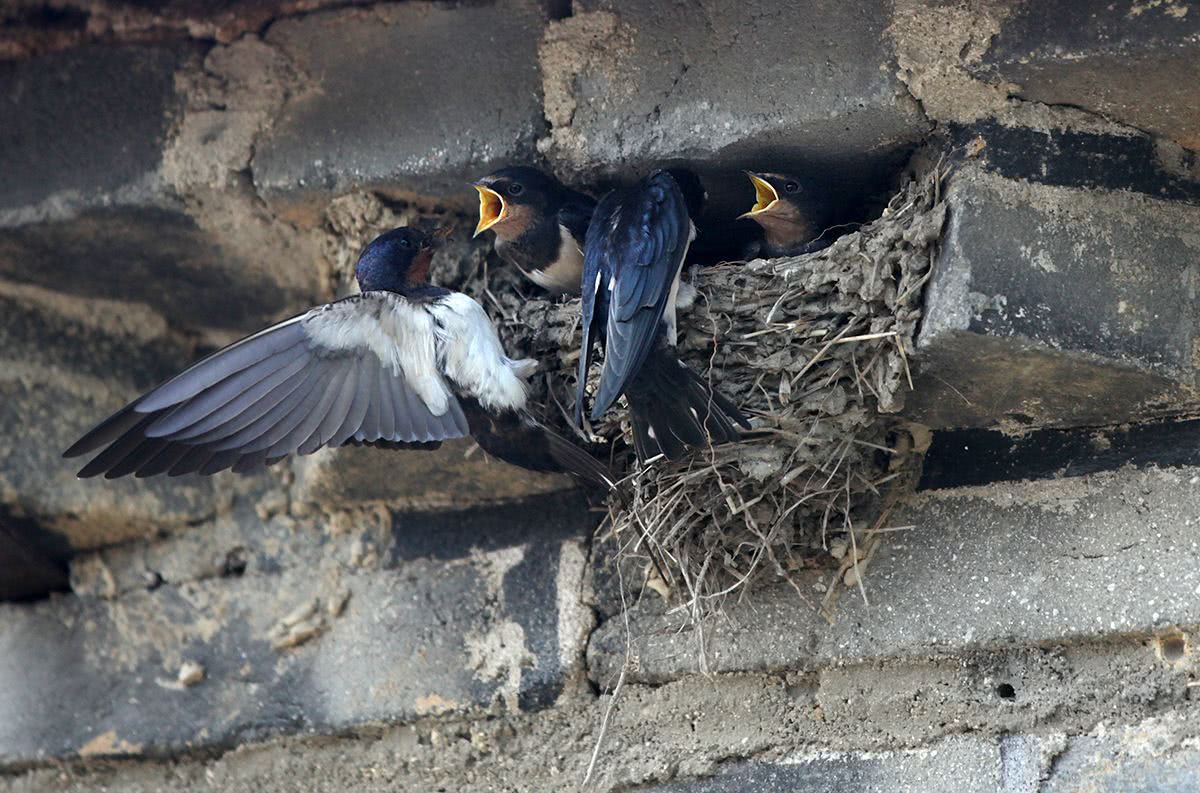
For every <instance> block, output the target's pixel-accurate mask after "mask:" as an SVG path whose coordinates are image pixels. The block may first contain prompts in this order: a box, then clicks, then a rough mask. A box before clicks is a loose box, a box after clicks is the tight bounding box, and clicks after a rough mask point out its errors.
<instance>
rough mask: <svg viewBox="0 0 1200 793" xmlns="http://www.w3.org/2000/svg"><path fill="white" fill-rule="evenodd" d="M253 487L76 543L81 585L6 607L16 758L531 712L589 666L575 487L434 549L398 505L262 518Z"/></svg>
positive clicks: (7, 698)
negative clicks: (230, 508) (136, 541)
mask: <svg viewBox="0 0 1200 793" xmlns="http://www.w3.org/2000/svg"><path fill="white" fill-rule="evenodd" d="M241 503H242V506H240V507H239V508H237V509H235V511H234V513H233V514H232V515H231V516H230V517H229V518H226V519H222V520H218V521H216V522H215V523H214V524H212V525H210V526H207V527H204V532H205V534H206V535H207V536H205V537H198V536H197V535H198V534H199V533H200V531H201V530H199V529H198V530H196V531H195V532H192V533H189V534H188V535H185V536H183V537H180V538H168V539H165V540H162V541H160V542H158V543H155V544H154V545H151V546H149V547H145V546H143V547H140V548H139V547H130V548H129V549H127V550H123V549H115V550H113V551H108V552H103V553H101V554H99V555H95V556H84V557H80V558H78V559H77V560H76V561H75V563H74V568H73V571H72V586H73V589H74V590H75V593H76V594H75V595H74V596H56V597H53V598H51V599H50V600H48V601H44V602H42V603H39V604H35V605H32V606H3V607H0V623H2V624H3V625H4V630H3V631H2V632H0V680H2V681H4V683H3V685H0V691H2V692H3V693H2V694H0V711H2V712H4V713H6V714H9V716H8V717H7V718H6V719H4V720H3V725H2V726H0V764H11V763H14V762H28V761H32V760H37V759H42V758H48V757H54V756H81V757H88V756H95V755H112V754H116V755H126V754H133V755H167V754H171V753H175V752H179V751H183V750H187V749H189V748H197V749H198V748H205V747H214V746H216V747H221V746H229V745H233V744H236V743H239V742H241V741H244V740H248V739H252V738H255V737H263V736H269V735H272V734H277V733H281V732H283V733H292V732H309V731H313V732H321V733H325V732H338V731H341V730H345V729H349V728H353V727H356V726H359V725H363V724H370V723H388V722H395V721H406V720H412V719H415V718H421V717H424V716H430V715H445V714H463V713H471V712H486V711H488V710H490V709H493V708H495V709H496V712H498V713H504V712H512V713H515V712H519V711H523V710H533V709H538V708H542V707H546V706H548V705H551V704H553V703H554V702H555V700H556V699H557V698H558V697H559V696H560V695H561V694H562V693H563V692H564V690H569V689H571V688H573V687H577V686H579V685H580V684H581V683H582V680H583V674H582V670H581V663H582V658H583V642H584V640H585V639H586V636H587V633H588V631H589V629H590V627H591V615H590V612H589V611H588V610H587V609H586V608H584V607H582V606H581V605H580V601H581V598H582V597H583V579H584V573H585V571H586V556H585V554H584V551H583V548H582V546H581V544H580V543H581V541H582V540H583V538H584V532H586V531H587V530H588V529H590V527H591V522H590V520H589V519H588V515H587V513H586V510H584V511H582V512H581V513H578V514H579V517H578V518H576V519H575V521H574V522H568V521H567V520H564V516H566V515H571V514H576V513H577V507H578V505H577V504H575V505H574V506H575V509H567V508H566V506H564V505H560V504H559V503H558V502H547V503H544V504H542V505H541V508H540V509H538V510H536V511H531V510H529V509H528V508H526V509H521V510H512V511H510V513H509V514H508V515H507V517H494V518H493V519H492V522H491V523H490V524H489V523H486V522H481V521H471V522H470V523H468V524H467V525H469V526H470V530H469V531H460V532H457V533H454V532H450V533H448V534H447V532H446V530H445V529H444V528H443V529H442V533H443V539H442V541H441V543H440V544H439V545H437V546H436V547H434V548H430V547H426V546H421V545H416V544H414V543H413V542H412V541H410V540H406V539H405V537H404V532H405V531H406V530H407V529H408V528H409V526H410V525H412V524H414V523H416V524H419V520H418V519H412V520H410V519H408V518H405V517H403V516H398V517H397V518H396V519H395V524H394V526H393V522H392V519H391V518H390V517H389V516H388V514H387V513H386V511H385V512H382V513H381V512H378V511H375V512H371V511H367V512H360V513H354V514H350V515H342V516H338V517H335V518H327V519H326V520H324V521H314V520H312V519H303V520H301V521H299V522H297V521H296V520H295V519H292V518H290V517H288V516H286V515H279V516H276V517H274V518H271V519H268V520H267V521H266V522H264V523H261V524H259V523H258V521H256V520H255V512H254V508H253V507H251V506H250V504H248V503H246V502H245V501H243V502H241ZM260 503H261V502H260ZM543 516H553V517H543ZM435 531H436V529H434V528H433V527H426V528H424V529H418V532H419V535H420V536H426V537H428V536H431V535H433V534H434V532H435ZM393 532H395V533H396V537H397V539H396V540H395V541H394V543H393V539H392V535H393ZM393 544H395V546H396V548H395V549H393V550H389V548H390V547H391V546H392V545H393ZM189 664H190V665H195V666H198V667H199V668H200V669H201V670H202V672H200V673H199V674H200V679H195V674H196V673H195V672H190V673H189V672H187V668H188V666H189Z"/></svg>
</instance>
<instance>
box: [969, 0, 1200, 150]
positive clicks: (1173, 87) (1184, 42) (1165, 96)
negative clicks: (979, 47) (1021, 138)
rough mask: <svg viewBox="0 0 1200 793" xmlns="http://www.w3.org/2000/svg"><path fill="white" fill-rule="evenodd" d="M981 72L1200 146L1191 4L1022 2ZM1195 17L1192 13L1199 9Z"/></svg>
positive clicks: (1015, 88)
mask: <svg viewBox="0 0 1200 793" xmlns="http://www.w3.org/2000/svg"><path fill="white" fill-rule="evenodd" d="M1013 5H1014V6H1015V7H1014V8H1013V9H1012V10H1011V11H1010V12H1009V14H1008V15H1007V16H1008V18H1007V19H1006V20H1005V21H1004V23H1003V25H1002V26H1001V27H1000V29H999V32H998V33H997V35H996V36H995V37H994V38H993V39H992V40H991V42H990V47H988V48H987V50H986V52H985V53H984V54H983V56H982V57H981V58H980V59H979V60H978V61H977V62H976V63H973V64H972V69H971V70H972V71H973V72H974V74H975V75H976V76H977V77H979V78H981V79H983V80H986V81H988V82H992V83H996V84H999V85H1004V84H1011V85H1010V87H1009V89H1008V90H1009V91H1010V92H1011V93H1013V94H1015V95H1016V96H1018V97H1020V98H1021V99H1025V100H1029V101H1033V102H1041V103H1044V104H1048V105H1070V106H1073V107H1078V108H1083V109H1085V110H1088V111H1090V112H1092V113H1096V114H1098V115H1101V116H1104V117H1105V118H1110V119H1114V120H1116V121H1119V122H1121V123H1123V124H1127V125H1128V126H1131V127H1136V128H1137V129H1142V130H1146V131H1149V132H1153V133H1156V134H1158V135H1163V136H1166V137H1169V138H1172V139H1174V140H1175V141H1176V142H1177V143H1179V144H1180V145H1182V146H1184V147H1186V148H1189V149H1198V148H1200V110H1198V109H1197V108H1198V107H1200V104H1198V102H1197V99H1198V98H1200V94H1198V93H1197V88H1196V86H1197V85H1200V15H1197V14H1196V9H1195V7H1194V6H1191V4H1190V3H1186V2H1174V1H1172V2H1164V3H1130V4H1117V3H1097V2H1090V1H1089V0H1071V2H1065V3H1055V4H1053V5H1049V4H1045V3H1020V4H1013ZM1189 11H1190V13H1189Z"/></svg>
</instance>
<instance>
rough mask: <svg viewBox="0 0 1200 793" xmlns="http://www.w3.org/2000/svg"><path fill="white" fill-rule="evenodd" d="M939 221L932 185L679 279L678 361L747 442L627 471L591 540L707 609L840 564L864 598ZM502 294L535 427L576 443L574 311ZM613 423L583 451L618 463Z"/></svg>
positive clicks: (626, 439) (898, 460)
mask: <svg viewBox="0 0 1200 793" xmlns="http://www.w3.org/2000/svg"><path fill="white" fill-rule="evenodd" d="M945 216H946V207H945V204H944V203H943V202H942V200H941V194H940V173H939V172H936V171H935V172H934V173H933V174H930V175H926V176H924V177H921V178H915V179H912V180H911V181H909V182H908V183H907V184H906V185H905V186H904V187H903V188H902V189H901V190H900V191H899V192H898V193H897V194H896V195H895V196H894V197H893V198H892V200H891V201H890V202H889V204H888V206H887V208H886V210H885V211H884V213H883V215H882V217H880V218H879V219H878V220H876V221H874V222H872V223H869V224H867V225H865V226H863V227H862V228H860V229H859V230H858V231H855V232H853V233H851V234H847V235H845V236H842V237H840V238H839V239H838V240H837V241H835V242H834V244H833V245H832V246H831V247H829V248H826V249H825V250H823V251H820V252H817V253H814V254H808V255H805V256H798V257H794V258H785V259H772V260H757V261H752V262H748V263H733V264H723V265H719V266H716V267H708V268H703V269H698V270H694V271H693V272H692V273H691V283H692V285H693V286H695V288H696V291H697V293H696V299H695V301H694V303H693V304H692V305H691V306H690V307H689V308H688V309H686V310H685V311H683V312H681V320H680V329H681V338H680V342H679V347H680V351H681V354H682V357H683V358H684V360H685V361H687V363H688V364H689V365H690V366H692V367H694V368H695V369H696V370H697V371H699V372H701V373H705V374H706V376H707V377H708V378H709V380H710V382H711V383H712V384H713V385H714V386H715V387H716V388H719V389H720V390H721V391H722V392H723V393H725V394H726V395H728V396H729V397H731V398H732V399H733V400H734V401H735V402H736V403H737V404H738V405H739V406H740V407H741V408H742V409H743V410H744V411H745V412H746V413H747V414H748V415H750V416H752V417H753V423H754V425H755V430H754V432H752V433H749V434H748V435H747V437H746V439H745V440H744V442H742V443H738V444H730V445H725V446H719V447H715V448H710V449H707V450H701V451H699V452H697V453H696V454H695V455H693V456H692V457H691V458H689V459H686V460H683V461H680V462H678V463H670V462H667V461H665V460H662V459H659V460H655V461H652V462H651V463H650V464H648V465H646V466H645V467H640V468H639V467H637V466H634V465H631V466H630V469H631V470H632V472H631V473H630V474H629V475H627V476H626V478H625V480H624V482H623V484H622V488H623V490H624V491H625V493H626V499H627V501H626V503H622V502H621V501H619V500H617V499H612V500H610V504H609V509H610V515H609V520H608V522H607V523H606V526H605V528H604V534H605V539H608V540H610V541H612V542H614V543H615V544H616V546H617V548H618V549H619V554H620V556H621V557H622V559H623V561H625V562H626V563H629V562H630V561H631V560H632V561H639V560H640V561H641V562H643V564H642V567H643V569H644V570H645V571H646V572H647V574H648V576H649V582H650V584H651V585H652V586H655V587H656V588H659V589H660V591H662V592H664V593H667V592H672V593H678V594H679V595H680V596H681V597H682V598H683V599H684V601H686V602H687V603H690V604H691V606H692V607H693V608H695V609H696V610H697V611H698V612H706V611H708V610H710V607H715V606H717V605H719V603H720V602H721V600H722V599H723V598H725V597H727V596H729V595H730V594H733V593H735V592H739V591H741V592H743V593H744V592H747V591H750V588H751V585H754V584H758V583H762V582H764V581H770V582H775V581H779V580H781V579H783V580H788V581H792V580H793V579H792V576H791V574H792V573H793V572H794V571H797V570H799V569H802V568H806V567H814V566H821V565H832V566H838V565H839V564H845V565H846V566H847V567H846V570H843V571H842V572H845V573H847V574H846V575H845V576H844V580H846V581H847V583H856V584H859V585H861V576H860V575H859V570H858V567H857V564H858V562H859V560H862V559H866V558H867V554H868V553H869V552H870V549H871V542H870V541H871V539H872V536H873V532H877V531H879V530H880V529H883V528H887V527H885V526H882V525H881V523H882V519H885V518H886V515H887V511H888V510H889V508H890V504H889V493H890V492H891V491H892V490H893V487H892V483H894V482H896V480H898V479H900V478H902V477H903V474H904V473H905V472H904V467H903V464H904V462H905V461H907V459H908V458H909V455H908V453H907V452H908V450H907V449H906V448H903V446H904V443H903V436H901V435H898V434H897V433H894V432H893V431H892V430H893V428H894V425H895V422H893V421H892V420H890V419H889V418H888V417H887V416H886V414H889V413H894V412H896V411H897V410H899V409H900V407H901V406H902V404H903V398H904V394H905V392H906V391H907V390H908V389H909V388H910V387H911V378H910V375H909V368H908V367H909V364H908V351H910V350H911V349H912V342H913V334H914V331H915V329H916V326H917V322H918V320H919V319H920V315H921V294H922V288H923V287H924V285H925V282H926V280H927V279H928V277H929V273H930V266H931V263H932V261H933V257H934V255H935V248H936V245H937V241H938V239H939V237H940V235H941V231H942V227H943V224H944V220H945ZM510 286H512V285H511V284H507V283H506V284H505V285H504V287H503V289H501V288H499V287H498V286H497V285H496V284H494V283H493V288H492V289H491V290H490V291H489V292H488V293H487V294H485V295H483V298H484V299H485V301H486V302H489V303H490V306H489V308H490V309H492V310H493V314H494V315H495V314H498V315H499V316H496V319H497V320H498V324H499V325H500V327H501V333H502V335H503V336H504V337H505V342H506V344H507V346H509V348H510V349H512V350H513V351H514V352H516V351H520V352H521V353H522V354H525V355H529V356H530V357H535V358H537V359H538V360H539V361H541V362H542V376H541V378H540V379H538V380H537V381H536V382H535V383H534V394H533V396H534V399H535V400H537V401H539V402H540V403H541V404H542V405H543V406H545V411H546V413H545V415H544V416H543V418H545V419H546V420H547V421H548V422H550V423H552V424H554V425H556V426H557V427H559V428H560V429H562V430H563V431H565V432H576V433H579V431H578V430H574V429H573V428H571V427H570V424H569V421H568V414H569V411H570V407H571V405H572V404H573V402H572V400H573V394H574V388H575V367H576V365H577V363H578V360H579V307H578V301H568V302H558V303H556V302H550V301H546V300H539V299H528V298H526V299H521V298H520V297H519V296H517V294H516V293H515V292H514V291H512V289H511V288H510ZM518 288H520V287H518ZM593 368H594V369H596V368H598V367H593ZM593 375H595V373H593ZM592 385H594V383H593V384H592ZM626 419H627V417H626V414H625V411H622V410H614V411H610V413H609V415H608V416H606V417H605V420H604V421H603V423H601V424H599V425H594V426H591V427H588V428H587V432H586V433H579V437H580V438H581V439H582V440H589V441H597V440H599V441H601V442H609V443H610V444H611V445H610V446H609V448H611V449H622V448H626V449H627V448H628V447H629V446H630V445H631V436H630V432H629V426H628V423H627V420H626ZM898 438H899V442H897V439H898ZM615 457H616V459H614V462H615V463H616V464H617V465H618V466H620V465H621V464H622V463H623V462H624V461H623V460H622V459H620V457H621V455H620V454H616V455H615ZM793 583H794V582H793ZM797 591H799V588H798V587H797ZM802 596H803V593H802Z"/></svg>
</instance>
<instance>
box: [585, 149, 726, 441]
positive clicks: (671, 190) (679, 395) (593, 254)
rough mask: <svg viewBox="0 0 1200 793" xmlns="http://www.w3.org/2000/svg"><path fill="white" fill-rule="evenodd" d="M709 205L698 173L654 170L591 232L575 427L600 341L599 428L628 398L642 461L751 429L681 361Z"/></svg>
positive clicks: (606, 202) (600, 214) (606, 203)
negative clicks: (683, 323) (693, 251)
mask: <svg viewBox="0 0 1200 793" xmlns="http://www.w3.org/2000/svg"><path fill="white" fill-rule="evenodd" d="M704 201H705V194H704V188H703V187H702V186H701V184H700V180H699V179H698V178H697V177H696V175H695V174H693V173H692V172H690V171H686V170H683V169H671V170H669V171H655V172H654V173H652V174H651V175H650V176H648V177H647V178H646V179H643V180H642V181H641V182H638V183H637V184H636V185H634V186H633V187H631V188H628V189H623V190H616V191H613V192H612V193H609V194H608V195H607V196H605V197H604V199H603V200H602V201H601V202H600V204H599V206H597V207H596V212H595V214H594V215H593V217H592V222H591V226H590V227H589V228H588V234H587V241H586V242H587V244H586V246H585V249H584V278H583V298H582V301H581V302H582V311H583V321H582V325H583V349H582V352H581V354H580V357H579V386H578V389H577V391H576V395H575V419H576V422H577V423H582V420H583V400H584V386H585V384H586V382H587V372H588V368H589V367H590V366H591V360H592V342H593V341H595V340H599V341H600V342H601V343H602V344H603V346H604V365H603V368H602V370H601V374H600V384H599V386H598V388H597V390H596V394H595V396H594V401H593V403H592V412H591V416H592V419H593V420H597V419H599V418H600V417H601V416H602V415H603V414H604V413H605V411H607V410H608V409H609V408H610V407H611V406H612V404H613V403H614V402H615V401H616V400H617V398H618V397H619V396H621V395H622V394H624V395H625V399H626V401H627V402H628V403H629V414H630V419H631V423H632V424H633V436H634V448H635V450H636V451H637V454H638V457H639V459H641V460H643V461H645V460H647V459H649V458H650V457H653V456H655V455H657V454H659V453H660V452H661V453H662V454H664V455H666V457H667V458H669V459H672V460H674V459H678V458H679V457H681V456H683V454H684V453H685V452H686V451H687V448H688V447H689V446H691V447H698V446H704V445H706V444H707V443H723V442H727V441H735V440H737V439H738V437H739V434H738V430H737V428H736V427H734V423H735V422H736V423H737V424H740V425H742V426H743V427H745V428H746V429H750V424H749V422H748V421H747V420H746V417H745V416H743V415H742V413H741V411H739V410H738V409H737V407H736V406H735V405H734V404H733V403H732V402H731V401H730V400H729V399H728V398H726V397H725V396H723V395H721V394H720V393H718V392H716V391H714V390H713V389H712V388H710V387H709V386H708V384H707V383H706V382H705V381H704V380H703V379H701V377H700V376H699V375H698V374H696V373H695V372H693V371H692V370H691V369H689V368H688V367H687V366H686V365H685V364H684V363H683V362H682V361H681V360H679V357H678V355H677V354H676V353H675V342H676V318H675V303H676V295H677V293H678V291H679V272H680V269H681V268H682V266H683V262H684V259H685V258H686V256H687V252H688V246H689V245H690V244H691V242H692V240H693V239H695V236H696V226H695V218H696V217H698V216H699V214H700V211H701V210H702V208H703V206H704Z"/></svg>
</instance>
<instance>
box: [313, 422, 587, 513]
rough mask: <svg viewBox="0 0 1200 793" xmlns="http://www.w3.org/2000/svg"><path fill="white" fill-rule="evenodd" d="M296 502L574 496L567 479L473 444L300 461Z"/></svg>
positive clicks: (458, 503)
mask: <svg viewBox="0 0 1200 793" xmlns="http://www.w3.org/2000/svg"><path fill="white" fill-rule="evenodd" d="M294 467H295V470H296V484H297V489H296V496H297V497H298V498H300V499H301V500H304V501H311V502H314V503H319V504H327V505H331V506H334V507H338V506H347V505H352V504H356V503H362V502H365V501H382V502H386V503H388V504H392V505H394V506H397V507H401V508H405V509H430V510H433V509H461V508H462V507H465V506H469V505H475V504H501V503H507V502H512V501H514V500H518V499H521V498H524V497H527V496H535V495H543V494H547V493H556V492H561V491H564V490H570V489H571V488H573V487H574V486H575V483H574V481H573V480H572V479H571V478H570V477H569V476H566V475H565V474H544V473H538V472H535V471H526V470H524V469H522V468H517V467H515V466H512V465H509V464H508V463H505V462H501V461H500V460H497V459H495V458H494V457H489V456H488V455H487V454H485V453H484V452H483V451H482V450H481V449H478V448H475V442H474V441H472V440H471V439H470V438H463V439H461V440H456V441H450V442H448V443H445V444H443V445H442V448H440V449H437V450H434V451H427V450H421V449H373V448H366V447H354V446H350V447H346V448H343V449H329V450H324V451H320V452H317V453H316V454H314V455H311V456H309V457H302V458H298V459H297V460H296V461H295V463H294Z"/></svg>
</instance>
